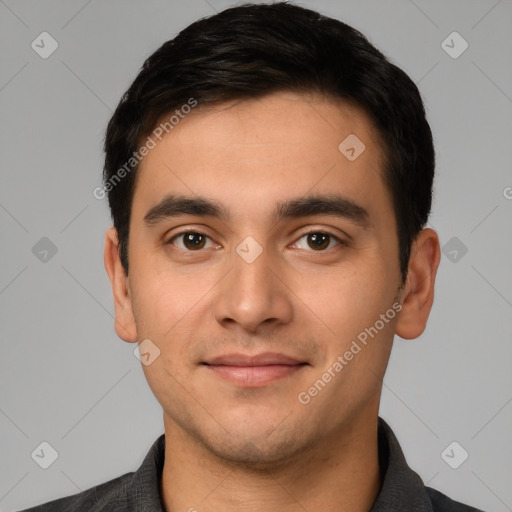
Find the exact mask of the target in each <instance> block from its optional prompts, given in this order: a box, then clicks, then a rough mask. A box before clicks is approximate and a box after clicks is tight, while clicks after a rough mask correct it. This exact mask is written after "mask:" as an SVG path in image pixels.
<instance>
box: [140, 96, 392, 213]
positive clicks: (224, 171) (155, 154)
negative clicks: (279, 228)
mask: <svg viewBox="0 0 512 512" xmlns="http://www.w3.org/2000/svg"><path fill="white" fill-rule="evenodd" d="M165 118H166V116H164V117H163V118H162V119H165ZM354 156H355V158H354ZM382 167H383V148H382V146H381V142H380V138H379V135H378V132H377V130H376V129H375V127H374V125H373V123H372V121H371V120H370V119H369V117H368V116H367V115H366V114H365V113H364V112H363V111H362V110H361V109H359V108H358V107H356V106H354V105H351V104H348V103H345V102H339V101H337V102H335V101H333V100H329V99H327V98H325V97H321V96H317V95H314V94H308V95H303V94H300V95H299V94H296V93H292V92H280V93H274V94H272V95H269V96H265V97H263V98H259V99H252V100H243V101H233V102H230V103H225V104H220V105H216V106H207V107H204V106H201V105H200V106H198V107H196V108H195V109H193V110H192V111H191V112H190V113H189V114H187V115H186V116H184V117H183V118H182V119H180V120H179V123H178V124H176V125H174V127H173V129H172V131H170V132H169V133H168V134H167V135H165V136H164V137H163V138H162V140H161V141H158V142H157V144H156V147H155V148H154V149H152V150H151V151H150V152H149V153H148V154H147V155H146V156H145V157H144V159H143V161H142V162H141V165H140V167H139V170H138V171H137V172H138V175H137V180H136V188H135V194H134V209H135V208H136V207H137V204H139V203H146V204H147V203H149V202H153V203H154V202H155V201H158V200H159V199H161V198H162V197H163V196H165V195H166V194H168V193H169V192H170V191H172V192H175V193H181V194H184V195H199V196H214V197H215V199H217V200H219V201H221V202H223V203H226V204H230V205H231V206H232V207H233V208H234V209H237V208H238V210H239V211H240V212H242V211H244V210H247V208H248V206H249V205H251V206H252V207H254V206H258V207H259V208H263V206H264V204H268V205H269V207H273V206H274V204H275V203H276V202H277V201H282V200H283V199H286V198H287V197H297V196H298V195H304V194H305V193H306V192H307V191H309V190H310V191H313V192H316V193H333V192H340V193H343V194H344V195H348V196H352V197H357V196H362V195H365V196H366V201H367V202H368V200H370V199H371V198H372V197H373V199H374V200H376V199H377V197H378V196H379V197H380V201H381V202H382V201H383V200H384V199H385V198H384V197H383V196H384V195H385V194H386V192H385V190H384V185H383V180H382ZM256 201H257V205H256ZM134 213H135V211H134Z"/></svg>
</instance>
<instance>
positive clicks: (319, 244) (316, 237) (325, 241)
mask: <svg viewBox="0 0 512 512" xmlns="http://www.w3.org/2000/svg"><path fill="white" fill-rule="evenodd" d="M307 237H308V238H307V240H308V245H309V247H311V249H314V250H315V251H316V250H322V249H326V248H327V247H328V246H329V242H330V239H331V237H330V235H328V234H327V233H310V234H308V235H307Z"/></svg>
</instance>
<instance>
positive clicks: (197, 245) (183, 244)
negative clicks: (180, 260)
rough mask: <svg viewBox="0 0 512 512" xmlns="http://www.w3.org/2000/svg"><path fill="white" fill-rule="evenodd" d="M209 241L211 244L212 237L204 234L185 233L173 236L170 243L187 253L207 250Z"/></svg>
mask: <svg viewBox="0 0 512 512" xmlns="http://www.w3.org/2000/svg"><path fill="white" fill-rule="evenodd" d="M208 241H210V242H211V240H210V237H208V236H206V235H205V234H203V233H199V232H196V231H184V232H182V233H178V234H177V235H175V236H173V237H172V238H171V239H170V240H169V242H168V243H169V244H172V245H175V246H176V247H178V248H179V249H183V250H185V251H199V250H201V249H204V248H205V246H206V243H207V242H208Z"/></svg>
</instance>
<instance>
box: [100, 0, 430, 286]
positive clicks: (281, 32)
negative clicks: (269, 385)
mask: <svg viewBox="0 0 512 512" xmlns="http://www.w3.org/2000/svg"><path fill="white" fill-rule="evenodd" d="M279 91H292V92H298V93H308V92H312V93H319V94H322V95H323V96H327V97H328V98H332V99H333V100H335V101H338V100H343V101H345V102H349V103H351V104H353V105H356V106H357V107H359V108H360V109H362V110H363V111H364V112H365V113H366V114H367V115H368V116H369V117H370V119H371V120H372V122H373V123H374V125H375V126H376V127H377V129H378V134H379V135H380V140H381V141H382V143H383V146H384V147H383V148H382V150H383V154H384V155H385V165H384V169H383V179H384V182H385V183H386V185H387V187H388V189H389V192H390V194H391V199H392V203H393V208H394V213H395V217H396V222H397V236H398V243H399V258H400V271H401V275H402V281H405V278H406V275H407V268H408V263H409V257H410V253H411V246H412V243H413V242H414V240H415V238H416V236H417V234H418V233H419V231H420V230H421V229H422V228H423V227H424V226H425V224H426V222H427V220H428V216H429V213H430V208H431V203H432V184H433V179H434V167H435V152H434V145H433V140H432V133H431V130H430V126H429V124H428V122H427V120H426V116H425V109H424V106H423V102H422V99H421V96H420V93H419V91H418V88H417V87H416V85H415V84H414V82H413V81H412V80H411V79H410V78H409V77H408V76H407V74H406V73H405V72H404V71H402V70H401V69H400V68H399V67H397V66H395V65H394V64H392V63H391V62H390V61H389V60H388V59H387V58H386V57H385V56H384V55H383V54H382V53H381V52H380V51H379V50H377V49H376V48H375V47H374V46H373V45H372V44H371V43H370V42H369V41H368V40H367V38H366V37H365V36H364V35H363V34H361V32H359V31H358V30H356V29H354V28H352V27H350V26H349V25H347V24H345V23H343V22H341V21H339V20H336V19H333V18H329V17H327V16H324V15H321V14H320V13H318V12H316V11H314V10H310V9H306V8H303V7H299V6H296V5H292V4H290V3H287V2H276V3H272V4H252V3H246V4H243V5H239V6H236V7H231V8H229V9H226V10H224V11H222V12H220V13H218V14H215V15H213V16H210V17H206V18H202V19H200V20H198V21H196V22H194V23H192V24H191V25H189V26H188V27H187V28H185V29H184V30H182V31H181V32H180V33H179V34H178V35H177V36H176V37H175V38H174V39H171V40H169V41H167V42H166V43H164V44H163V45H162V46H161V47H160V48H159V49H158V50H157V51H155V52H154V53H153V54H152V55H151V56H150V57H148V58H147V60H146V61H145V62H144V64H143V66H142V68H141V70H140V72H139V74H138V76H137V77H136V79H135V80H134V82H133V83H132V85H131V86H130V87H129V89H128V90H127V91H126V93H125V94H124V95H123V96H122V98H121V101H120V102H119V105H118V106H117V108H116V110H115V112H114V114H113V116H112V118H111V119H110V122H109V123H108V127H107V131H106V137H105V145H104V149H105V166H104V169H103V180H104V185H105V186H104V193H105V192H108V200H109V206H110V210H111V214H112V219H113V224H114V227H115V228H116V230H117V235H118V239H119V255H120V259H121V262H122V265H123V268H124V270H125V272H126V274H128V254H127V252H128V251H127V248H128V233H129V224H130V211H131V205H132V200H133V194H134V188H135V178H136V170H137V167H138V162H139V160H138V159H137V158H133V157H134V156H137V157H139V155H138V153H137V151H138V149H139V147H140V144H141V141H143V139H144V137H147V136H148V135H149V134H150V133H151V132H152V130H154V128H155V125H156V123H157V121H158V120H159V119H160V118H161V117H162V115H165V114H170V113H172V112H173V111H175V109H177V108H180V107H182V106H183V105H191V104H192V103H191V102H196V103H194V104H215V103H222V102H229V101H232V100H244V99H255V98H261V97H264V96H266V95H268V94H271V93H273V92H279ZM189 109H190V108H189ZM176 113H177V114H178V113H179V111H176ZM175 117H176V116H175ZM181 117H182V116H181ZM148 141H149V138H148ZM340 142H341V140H340ZM122 169H124V172H121V171H122Z"/></svg>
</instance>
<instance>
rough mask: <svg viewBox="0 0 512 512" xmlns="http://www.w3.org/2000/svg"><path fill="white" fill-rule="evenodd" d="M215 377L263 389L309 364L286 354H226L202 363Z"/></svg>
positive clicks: (239, 385) (245, 386) (240, 385)
mask: <svg viewBox="0 0 512 512" xmlns="http://www.w3.org/2000/svg"><path fill="white" fill-rule="evenodd" d="M201 364H202V365H204V366H205V367H206V368H207V369H208V370H209V371H211V372H212V373H213V374H214V375H215V376H217V377H220V378H222V379H224V380H227V381H229V382H231V383H232V384H235V385H236V386H238V387H243V388H257V387H263V386H266V385H267V384H270V383H272V382H274V381H277V380H280V379H283V378H285V377H290V376H291V375H294V374H296V373H297V372H300V371H301V370H302V369H303V368H304V367H306V366H309V363H307V362H304V361H299V360H297V359H295V358H293V357H289V356H286V355H284V354H276V353H270V352H267V353H264V354H258V355H255V356H248V355H245V354H226V355H222V356H218V357H215V358H212V359H209V360H208V361H205V362H203V363H201Z"/></svg>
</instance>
